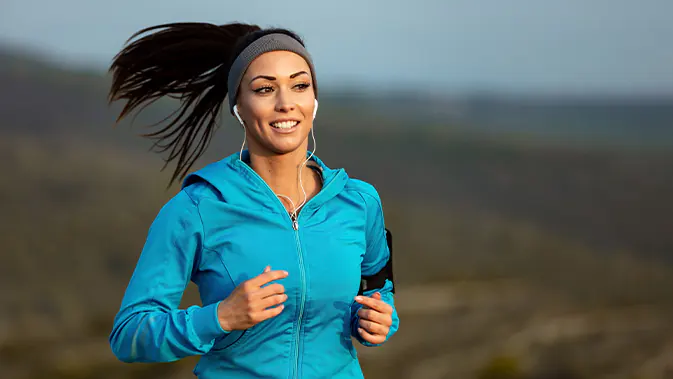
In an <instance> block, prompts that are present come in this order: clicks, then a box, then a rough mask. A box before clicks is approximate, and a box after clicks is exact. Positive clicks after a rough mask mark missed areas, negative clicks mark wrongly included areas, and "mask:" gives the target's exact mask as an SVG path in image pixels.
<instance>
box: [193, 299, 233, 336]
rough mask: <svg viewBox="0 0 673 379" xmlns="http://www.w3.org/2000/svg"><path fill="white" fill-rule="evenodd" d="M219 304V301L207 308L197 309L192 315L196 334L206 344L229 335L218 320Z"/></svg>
mask: <svg viewBox="0 0 673 379" xmlns="http://www.w3.org/2000/svg"><path fill="white" fill-rule="evenodd" d="M219 304H220V302H219V301H218V302H216V303H213V304H210V305H207V306H205V307H201V308H196V309H195V310H194V313H193V314H192V320H193V326H194V332H195V333H196V335H197V336H198V337H199V339H200V340H201V341H203V342H205V343H208V342H212V341H213V340H214V339H216V338H217V337H221V336H222V335H224V334H228V333H229V332H227V331H226V330H224V329H222V326H221V325H220V321H219V320H218V319H217V306H218V305H219Z"/></svg>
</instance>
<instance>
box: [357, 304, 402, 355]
mask: <svg viewBox="0 0 673 379" xmlns="http://www.w3.org/2000/svg"><path fill="white" fill-rule="evenodd" d="M355 301H356V302H358V303H360V304H362V305H363V307H362V309H360V310H359V311H358V316H360V320H359V321H360V326H359V327H358V332H360V335H361V336H362V338H363V339H364V340H365V341H367V342H369V343H372V344H380V343H383V342H384V341H385V340H386V337H387V336H388V331H389V330H390V326H391V325H392V324H393V307H391V306H390V305H388V304H387V303H386V302H384V301H383V300H381V294H380V293H378V292H376V293H374V294H373V295H372V297H366V296H356V297H355Z"/></svg>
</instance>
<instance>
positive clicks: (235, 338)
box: [210, 326, 255, 353]
mask: <svg viewBox="0 0 673 379" xmlns="http://www.w3.org/2000/svg"><path fill="white" fill-rule="evenodd" d="M254 332H255V326H252V327H250V328H248V329H245V330H233V331H231V332H230V333H228V334H227V335H226V336H224V337H221V338H220V340H219V341H217V342H215V345H213V348H212V349H210V352H211V353H222V352H225V351H228V350H233V349H235V348H236V347H237V346H239V345H241V344H242V343H244V342H245V341H247V340H248V339H249V338H250V336H251V335H253V334H254Z"/></svg>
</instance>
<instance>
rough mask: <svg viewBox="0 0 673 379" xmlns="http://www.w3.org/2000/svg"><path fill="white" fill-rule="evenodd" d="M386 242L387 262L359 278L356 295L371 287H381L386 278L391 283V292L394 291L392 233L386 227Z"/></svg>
mask: <svg viewBox="0 0 673 379" xmlns="http://www.w3.org/2000/svg"><path fill="white" fill-rule="evenodd" d="M386 243H387V244H388V250H389V251H390V255H389V256H388V262H386V265H385V266H383V268H382V269H381V271H379V272H377V273H376V274H374V275H369V276H362V278H361V279H360V290H359V291H358V295H362V294H363V293H364V291H367V290H370V289H373V288H383V286H384V285H385V284H386V279H387V280H390V282H391V283H392V284H393V289H392V293H395V283H394V281H393V234H392V233H391V232H390V230H388V229H386Z"/></svg>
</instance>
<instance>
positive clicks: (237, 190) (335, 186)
mask: <svg viewBox="0 0 673 379" xmlns="http://www.w3.org/2000/svg"><path fill="white" fill-rule="evenodd" d="M309 154H310V152H307V157H308V156H309ZM249 162H250V154H249V152H248V150H243V153H242V155H240V158H239V152H236V153H233V154H231V155H229V156H228V157H225V158H224V159H221V160H219V161H216V162H213V163H210V164H208V165H206V166H205V167H203V168H201V169H200V170H198V171H195V172H193V173H190V174H189V175H187V177H185V179H184V181H183V182H182V189H185V188H187V187H188V186H190V185H192V184H195V183H198V182H206V183H207V184H209V185H210V186H212V187H213V188H214V189H216V190H217V192H218V193H219V196H220V197H221V199H222V200H224V201H225V202H227V203H229V204H232V205H238V206H245V207H255V208H257V207H261V208H265V209H268V210H270V211H273V212H282V213H286V210H285V207H284V206H283V204H282V203H281V201H280V200H279V199H278V197H277V196H276V194H274V192H273V190H271V188H270V187H269V186H268V184H266V182H265V181H264V180H263V179H262V178H261V177H260V176H259V175H258V174H257V173H256V172H255V171H254V170H253V169H252V167H250V165H249ZM309 162H313V163H314V164H315V165H316V166H317V167H318V168H319V171H320V172H321V174H322V179H323V187H322V189H321V190H320V192H318V194H317V195H315V196H314V197H313V198H312V199H310V200H309V201H308V202H307V203H306V204H305V205H304V207H303V209H306V210H310V209H315V208H318V207H319V206H320V205H322V204H323V203H325V202H326V201H328V200H329V199H331V198H333V197H334V196H336V195H338V194H339V193H340V192H341V191H342V190H343V189H344V187H345V186H346V183H347V182H348V175H347V174H346V171H345V170H344V169H342V168H339V169H332V168H329V167H327V165H326V164H325V163H324V162H323V161H322V160H321V159H320V158H318V157H317V156H316V155H313V156H312V157H311V159H310V161H309Z"/></svg>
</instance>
